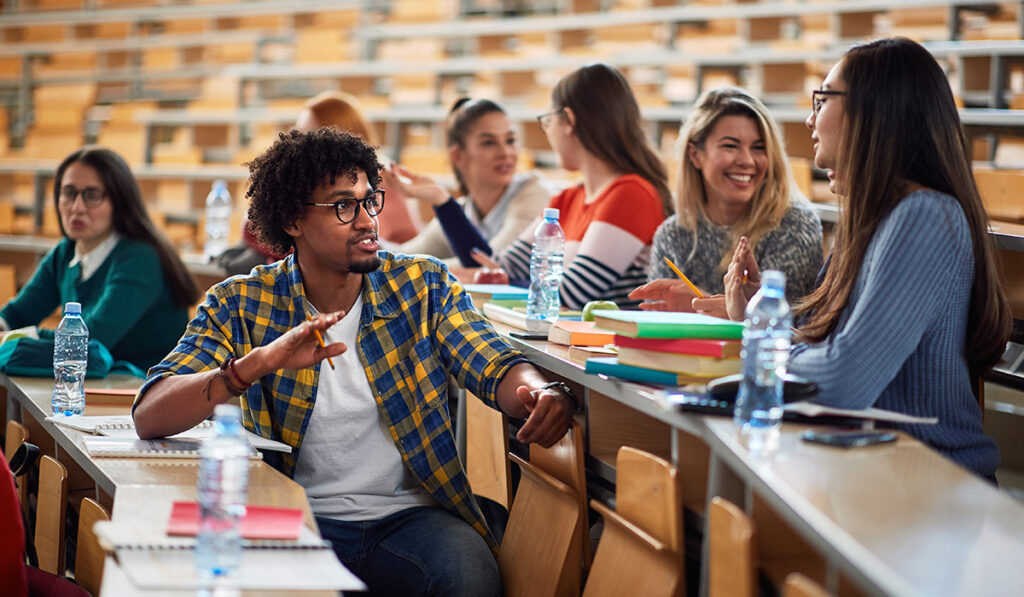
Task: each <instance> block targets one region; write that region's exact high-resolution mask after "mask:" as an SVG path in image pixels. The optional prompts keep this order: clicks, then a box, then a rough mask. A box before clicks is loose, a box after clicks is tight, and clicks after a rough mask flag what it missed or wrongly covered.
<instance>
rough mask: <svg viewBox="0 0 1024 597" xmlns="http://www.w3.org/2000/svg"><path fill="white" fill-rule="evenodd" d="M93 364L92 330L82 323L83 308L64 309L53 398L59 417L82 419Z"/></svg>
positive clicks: (55, 355) (55, 346)
mask: <svg viewBox="0 0 1024 597" xmlns="http://www.w3.org/2000/svg"><path fill="white" fill-rule="evenodd" d="M88 362H89V328H88V326H86V325H85V321H84V320H82V305H81V304H80V303H67V304H65V305H64V318H63V319H61V320H60V324H59V325H58V326H57V332H56V333H55V334H54V340H53V376H54V380H55V381H54V384H53V395H52V396H51V397H50V407H51V409H52V411H53V414H55V415H67V416H70V415H80V414H82V412H83V411H85V370H86V366H87V364H88Z"/></svg>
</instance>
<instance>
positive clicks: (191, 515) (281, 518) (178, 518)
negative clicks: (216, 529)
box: [167, 502, 302, 541]
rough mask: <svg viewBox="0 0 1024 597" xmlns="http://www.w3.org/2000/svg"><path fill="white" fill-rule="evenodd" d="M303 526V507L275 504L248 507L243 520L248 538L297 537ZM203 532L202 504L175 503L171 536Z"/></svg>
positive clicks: (170, 529) (172, 511) (170, 523)
mask: <svg viewBox="0 0 1024 597" xmlns="http://www.w3.org/2000/svg"><path fill="white" fill-rule="evenodd" d="M301 529H302V510H299V509H296V508H275V507H273V506H246V508H245V518H243V519H242V537H243V538H245V539H278V540H283V541H287V540H294V539H298V538H299V531H300V530H301ZM198 532H199V504H198V503H196V502H174V507H173V508H172V509H171V518H170V520H168V521H167V534H168V535H185V536H190V537H191V536H195V535H196V534H197V533H198Z"/></svg>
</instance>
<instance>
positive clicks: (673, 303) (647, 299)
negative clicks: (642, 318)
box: [629, 257, 705, 313]
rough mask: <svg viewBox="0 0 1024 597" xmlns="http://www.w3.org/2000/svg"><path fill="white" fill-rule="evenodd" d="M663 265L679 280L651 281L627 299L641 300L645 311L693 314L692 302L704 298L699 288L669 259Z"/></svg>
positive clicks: (641, 306)
mask: <svg viewBox="0 0 1024 597" xmlns="http://www.w3.org/2000/svg"><path fill="white" fill-rule="evenodd" d="M665 264H666V265H668V266H669V268H670V269H671V270H672V271H673V272H675V274H676V276H678V278H679V279H673V278H664V279H661V280H653V281H651V282H648V283H647V284H644V285H643V286H640V287H639V288H637V289H636V290H634V291H633V292H631V293H629V298H631V299H634V300H642V301H644V302H643V303H641V304H640V308H641V309H643V310H646V311H684V312H691V313H692V312H693V311H694V307H693V304H692V303H693V301H694V300H695V299H702V298H704V296H705V295H704V293H703V292H701V290H700V288H697V286H696V285H695V284H694V283H693V282H691V281H690V280H689V279H687V277H686V276H685V275H684V274H683V272H682V271H680V270H679V268H678V267H676V265H675V264H674V263H672V261H671V260H670V259H668V258H667V257H666V258H665Z"/></svg>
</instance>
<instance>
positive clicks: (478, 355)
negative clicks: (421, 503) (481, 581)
mask: <svg viewBox="0 0 1024 597" xmlns="http://www.w3.org/2000/svg"><path fill="white" fill-rule="evenodd" d="M380 257H381V265H380V268H378V269H377V270H376V271H374V272H372V273H369V274H366V275H364V277H363V290H362V297H363V309H362V313H361V314H360V327H359V336H358V342H357V344H358V346H357V349H358V351H359V359H360V361H362V364H363V368H364V370H365V371H366V378H367V379H368V380H369V382H370V387H371V388H373V391H374V395H375V398H376V400H377V407H378V410H379V412H380V416H381V418H382V419H383V420H384V423H385V424H386V425H387V428H388V431H389V432H390V433H391V437H392V439H393V440H394V442H395V445H396V446H397V447H398V451H399V452H400V453H401V454H402V459H403V461H404V462H405V464H406V466H407V467H408V468H409V470H410V471H412V473H413V474H414V475H415V477H416V478H417V479H418V480H419V482H420V483H421V484H422V486H423V487H424V488H425V489H426V490H427V491H429V492H430V494H431V495H432V496H433V497H434V499H435V500H437V502H438V503H439V504H441V505H442V506H444V507H445V508H448V509H449V510H451V511H452V512H453V513H455V514H457V515H459V516H461V517H462V518H463V519H465V520H466V521H467V522H468V523H469V524H471V525H472V526H473V527H474V528H475V529H476V530H477V531H479V532H480V533H481V534H482V535H484V537H485V538H487V539H488V541H489V542H490V543H491V545H492V547H494V542H493V538H492V537H490V536H489V534H488V530H487V527H486V524H485V523H484V521H483V516H482V515H481V513H480V510H479V507H478V506H477V504H476V501H475V500H474V499H473V498H472V492H471V491H470V487H469V482H468V480H467V479H466V472H465V470H463V468H462V464H461V462H460V461H459V456H458V454H457V453H456V449H455V438H454V436H453V434H452V426H451V420H450V419H449V416H448V376H449V375H453V376H454V377H455V379H456V381H457V382H458V383H459V385H460V386H463V387H465V388H467V389H468V390H469V391H471V392H472V393H473V394H475V395H477V396H479V397H480V399H481V400H483V401H484V402H485V403H487V404H488V405H489V406H491V407H492V408H495V409H497V408H498V405H497V389H498V383H499V382H500V381H501V378H502V377H503V376H504V375H505V373H506V372H507V371H508V369H509V368H510V367H511V366H512V365H514V364H516V363H518V362H522V361H525V360H526V359H525V358H524V357H523V355H522V354H521V353H519V352H518V351H516V350H515V349H514V348H512V347H511V346H510V345H509V344H507V343H506V342H505V341H504V340H503V339H502V338H501V336H499V335H498V333H497V332H495V331H494V329H493V328H492V327H491V325H490V324H489V323H488V322H487V321H486V320H484V319H483V318H482V317H481V316H480V315H479V314H478V313H477V312H476V311H475V310H473V305H472V303H471V302H470V298H469V295H468V294H467V293H466V292H465V290H464V289H463V287H462V285H461V284H459V282H458V281H456V280H455V279H454V278H453V277H452V276H451V275H450V274H449V273H448V270H447V269H446V268H445V267H444V265H442V264H441V263H440V262H439V261H436V260H434V259H425V258H412V257H409V256H407V255H392V254H391V253H388V252H386V251H381V252H380ZM294 259H295V258H294V256H293V255H290V256H288V257H286V258H285V259H284V260H282V261H279V262H277V263H274V264H272V265H268V266H260V267H258V268H256V269H255V270H254V271H253V272H252V273H250V274H249V275H248V276H235V277H233V278H230V279H228V280H226V281H224V282H221V283H220V284H217V285H216V286H214V287H213V288H211V289H210V290H209V292H208V293H207V296H206V301H205V303H204V304H202V305H201V306H200V307H199V310H198V312H197V314H196V317H195V319H193V320H192V321H191V322H190V323H189V324H188V328H187V329H186V330H185V334H184V336H182V337H181V340H179V341H178V345H177V347H175V349H174V350H173V351H172V352H171V353H170V354H169V355H167V357H165V358H164V360H163V361H161V362H160V363H159V364H157V365H156V366H155V367H153V368H152V369H150V370H149V376H148V378H147V379H146V382H145V384H144V385H143V387H142V390H141V391H140V392H139V397H138V398H137V399H136V400H137V401H138V400H140V399H142V397H143V396H144V395H145V393H146V391H147V390H148V389H149V388H150V387H151V386H152V385H153V384H154V383H156V382H157V381H158V380H160V379H163V378H165V377H168V376H171V375H182V374H188V373H197V372H201V371H208V370H210V369H216V368H217V367H219V366H220V364H221V363H223V362H224V361H226V360H227V359H228V358H230V357H235V358H239V357H242V356H244V355H246V354H248V353H249V352H250V351H252V349H253V347H257V346H264V345H266V344H269V343H270V342H272V341H273V340H275V339H276V338H278V337H280V336H281V335H283V334H284V333H286V332H287V331H288V330H290V329H292V328H294V327H296V326H298V325H299V324H301V323H302V322H303V321H304V320H305V319H306V310H307V309H306V304H307V303H306V293H305V289H304V287H303V285H302V276H301V274H300V272H299V268H298V266H297V265H296V263H295V261H294ZM350 350H351V348H350ZM320 365H321V364H320V363H317V364H316V365H314V366H313V367H309V368H307V369H301V370H282V371H277V372H275V373H272V374H269V375H265V376H263V377H262V378H260V380H259V382H258V383H256V384H255V385H253V386H252V387H251V388H249V390H248V391H246V393H245V394H243V395H242V397H241V406H242V419H243V422H244V424H245V426H246V428H248V429H249V430H250V431H253V432H254V433H257V434H259V435H261V436H263V437H269V438H272V439H276V440H278V441H282V442H284V443H286V444H288V445H289V446H291V447H292V450H293V451H292V453H291V454H283V453H280V452H273V453H269V454H268V455H267V457H266V458H267V462H268V463H269V464H271V465H272V466H274V467H275V468H278V469H279V470H280V471H281V472H283V473H284V474H286V475H288V476H292V475H293V474H294V472H295V463H296V461H297V459H298V455H299V451H300V450H301V449H302V438H303V434H304V432H305V429H306V424H307V422H308V421H309V417H310V415H311V414H312V413H313V404H314V402H315V400H316V390H317V381H318V377H319V375H320Z"/></svg>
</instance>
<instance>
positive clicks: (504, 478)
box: [466, 392, 512, 509]
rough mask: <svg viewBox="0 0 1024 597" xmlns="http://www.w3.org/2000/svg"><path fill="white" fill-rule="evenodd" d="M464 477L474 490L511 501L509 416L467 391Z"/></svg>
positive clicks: (507, 502)
mask: <svg viewBox="0 0 1024 597" xmlns="http://www.w3.org/2000/svg"><path fill="white" fill-rule="evenodd" d="M466 478H468V479H469V485H470V487H472V488H473V493H474V494H476V495H481V496H483V497H486V498H489V499H492V500H494V501H495V502H497V503H499V504H501V505H502V506H505V508H506V509H508V508H509V506H510V505H511V504H512V475H511V469H510V468H509V464H508V418H507V417H506V416H505V415H504V414H503V413H501V412H499V411H496V410H494V409H493V408H490V407H488V406H487V405H485V404H484V403H483V402H481V401H480V399H478V398H477V397H476V396H474V395H473V394H472V393H470V392H466Z"/></svg>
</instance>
